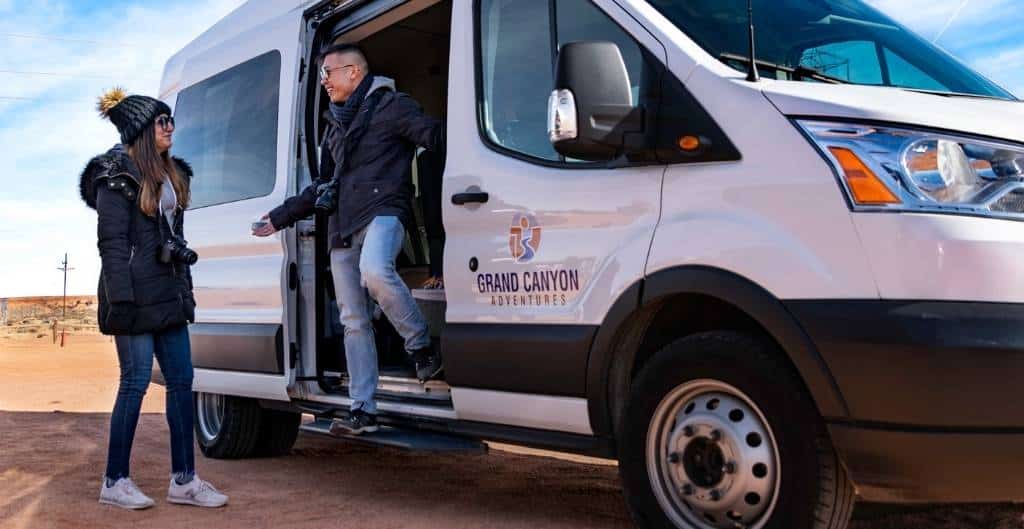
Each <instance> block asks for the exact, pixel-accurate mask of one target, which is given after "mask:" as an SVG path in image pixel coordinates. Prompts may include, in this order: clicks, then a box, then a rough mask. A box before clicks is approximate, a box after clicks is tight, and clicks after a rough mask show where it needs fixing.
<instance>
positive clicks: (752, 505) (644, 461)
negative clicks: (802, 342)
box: [619, 331, 855, 529]
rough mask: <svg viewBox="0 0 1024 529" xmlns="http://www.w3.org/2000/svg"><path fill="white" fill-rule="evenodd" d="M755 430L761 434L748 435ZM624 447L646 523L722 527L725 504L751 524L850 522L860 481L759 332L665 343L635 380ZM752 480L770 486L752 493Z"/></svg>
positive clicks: (630, 494)
mask: <svg viewBox="0 0 1024 529" xmlns="http://www.w3.org/2000/svg"><path fill="white" fill-rule="evenodd" d="M719 397H720V398H719ZM712 401H715V402H712ZM712 405H714V407H712ZM744 410H746V413H744ZM733 414H735V415H733ZM734 417H743V419H739V421H742V422H738V420H737V419H736V418H734ZM680 421H682V422H680ZM757 431H761V432H762V433H764V434H765V437H766V440H765V441H763V442H762V441H761V440H760V439H761V437H760V436H758V437H755V442H751V441H750V439H751V436H752V435H753V433H756V432H757ZM649 432H653V433H652V435H651V441H650V442H648V434H649ZM716 439H719V440H721V441H720V442H719V441H716ZM809 442H813V443H814V445H815V447H816V450H807V449H806V447H807V445H808V443H809ZM619 447H620V450H619V472H620V475H621V478H622V482H623V489H624V493H625V497H626V498H627V503H628V504H629V509H630V512H631V514H632V516H633V519H634V521H635V523H636V525H637V526H638V527H640V528H641V529H710V528H715V527H722V526H723V525H721V524H723V523H727V522H728V521H727V520H724V519H723V518H721V516H722V511H721V509H729V510H728V511H726V512H725V516H726V517H732V516H736V517H740V516H742V517H744V518H743V519H742V523H743V525H744V526H745V527H751V528H764V529H844V528H846V527H847V525H848V524H849V520H850V517H851V515H852V513H853V505H854V501H855V491H854V486H853V484H852V483H851V482H850V480H849V478H848V477H847V474H846V469H845V467H844V466H843V464H842V462H841V461H840V460H839V458H838V457H837V455H836V453H835V450H834V449H833V446H832V443H831V440H830V439H829V437H828V432H827V430H826V429H825V426H824V423H823V421H822V420H821V417H820V416H819V414H818V411H817V408H816V407H815V406H814V404H813V403H812V401H811V399H810V396H809V395H808V394H807V392H806V390H805V389H804V384H803V382H802V381H801V379H800V378H799V376H798V375H797V374H796V372H795V370H794V369H793V368H792V367H791V366H790V365H789V364H788V362H787V361H786V358H785V356H784V353H783V352H782V351H780V350H779V349H778V347H777V346H776V345H775V344H774V343H773V342H772V341H771V340H769V339H767V338H764V337H760V336H755V335H750V334H744V333H740V332H732V331H716V332H706V333H700V334H695V335H692V336H688V337H685V338H682V339H679V340H677V341H675V342H673V343H671V344H669V345H668V346H666V347H665V348H663V349H661V350H660V351H658V352H657V353H656V354H655V355H654V356H653V357H652V358H651V360H650V361H649V362H648V363H647V365H645V366H644V367H643V368H642V369H641V371H640V373H639V374H638V375H637V376H636V378H635V379H634V381H633V383H632V390H631V393H630V396H629V401H628V402H627V403H626V412H625V414H624V419H623V425H622V430H621V434H620V440H619ZM691 447H693V450H691ZM709 447H710V448H709ZM752 447H756V448H752ZM769 447H771V448H769ZM673 450H675V451H673ZM708 450H712V451H716V452H714V454H716V455H715V457H709V456H708V454H709V452H708ZM662 453H664V454H665V457H660V454H662ZM773 453H774V454H777V455H772V454H773ZM648 454H651V457H650V458H649V457H648ZM648 459H650V460H651V461H648ZM734 459H735V460H737V461H738V462H737V463H736V464H733V465H729V464H728V463H724V465H723V466H721V467H720V468H721V470H720V471H719V470H716V469H718V468H719V465H720V463H721V462H723V461H732V460H734ZM712 460H713V461H714V463H710V462H708V461H712ZM760 460H764V461H766V462H767V465H765V464H764V463H761V462H760ZM755 461H757V463H754V462H755ZM726 468H728V469H729V470H726ZM766 468H767V470H766ZM776 469H780V470H779V471H778V472H776V471H775V470H776ZM766 473H767V474H766ZM651 475H654V476H655V478H654V479H651ZM730 480H731V481H730ZM690 481H692V483H690ZM757 487H764V490H768V491H769V494H767V495H765V496H759V495H758V494H757V493H756V492H755V493H753V494H751V493H748V492H747V489H752V488H753V489H756V488H757ZM723 491H724V492H723ZM769 497H771V498H773V500H769V499H768V498H769ZM750 498H753V499H752V500H751V499H750ZM759 498H760V501H757V500H758V499H759ZM733 506H736V507H737V508H736V509H735V510H733V509H732V507H733ZM716 516H718V517H717V518H716ZM712 519H714V520H716V521H715V522H714V523H711V522H710V521H709V520H712ZM734 519H737V518H734ZM716 524H717V525H716Z"/></svg>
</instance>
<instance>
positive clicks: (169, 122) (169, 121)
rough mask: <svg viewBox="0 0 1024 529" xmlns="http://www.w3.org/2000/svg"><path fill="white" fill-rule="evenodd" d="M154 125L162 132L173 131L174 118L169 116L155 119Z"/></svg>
mask: <svg viewBox="0 0 1024 529" xmlns="http://www.w3.org/2000/svg"><path fill="white" fill-rule="evenodd" d="M156 124H157V125H159V126H160V128H162V129H164V130H173V129H174V118H173V117H171V116H158V117H157V118H156Z"/></svg>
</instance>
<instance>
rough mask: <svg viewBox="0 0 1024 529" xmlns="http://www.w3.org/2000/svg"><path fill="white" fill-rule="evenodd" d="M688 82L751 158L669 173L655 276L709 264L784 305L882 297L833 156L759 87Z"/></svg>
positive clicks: (654, 252) (709, 78) (703, 73)
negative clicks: (826, 155) (743, 279)
mask: <svg viewBox="0 0 1024 529" xmlns="http://www.w3.org/2000/svg"><path fill="white" fill-rule="evenodd" d="M677 55H678V54H671V55H670V59H669V63H670V64H669V66H670V68H672V69H673V70H675V69H676V66H675V63H674V58H675V57H676V56H677ZM684 66H685V65H684ZM686 84H687V88H688V89H689V90H690V91H691V92H693V94H694V95H695V97H697V98H698V99H699V100H700V101H701V102H702V104H704V105H705V107H706V108H707V110H708V112H709V113H710V114H711V115H713V116H715V119H716V120H717V121H718V123H719V125H720V126H721V127H722V128H723V130H725V132H726V134H727V135H728V136H729V137H730V138H731V139H732V140H733V142H734V143H735V144H736V146H737V147H738V148H739V150H740V152H741V153H742V154H743V159H742V160H741V161H739V162H726V163H711V164H695V165H673V166H670V167H669V169H668V171H667V173H666V177H665V191H664V195H665V201H664V207H663V212H662V218H661V222H660V223H659V225H658V230H657V233H656V234H655V237H654V244H653V245H652V247H651V257H650V260H649V263H648V266H647V274H648V275H650V274H653V273H655V272H657V271H659V270H663V269H667V268H670V267H674V266H688V265H702V266H709V267H713V268H719V269H722V270H728V271H731V272H733V273H736V274H738V275H740V276H743V277H746V278H747V279H749V280H751V281H753V282H754V283H755V284H757V285H760V286H761V287H762V288H764V289H766V290H768V291H769V292H770V293H771V294H772V295H773V296H774V297H775V298H777V299H783V300H785V299H801V298H822V297H824V298H829V299H833V298H854V299H874V298H877V297H878V290H877V287H876V286H875V283H874V279H873V277H872V274H871V268H870V265H869V263H868V260H867V258H866V256H865V254H864V250H863V248H862V246H861V244H860V241H859V240H858V237H857V232H856V230H855V229H854V225H853V222H852V220H851V218H850V211H849V208H848V207H847V204H846V201H845V199H844V196H843V193H842V190H841V189H840V187H839V185H838V183H837V182H836V177H835V175H834V173H833V172H832V170H831V169H830V168H829V166H828V165H827V164H826V163H825V161H824V159H823V158H822V157H821V156H820V155H819V154H818V153H817V152H816V151H815V150H814V148H813V147H811V145H810V144H809V143H808V142H807V140H806V139H804V137H803V136H802V135H801V134H800V133H799V132H798V131H797V129H796V128H795V127H793V126H792V124H791V123H790V122H789V121H788V120H787V119H786V118H785V117H784V116H782V115H781V114H779V112H778V111H777V110H776V109H775V108H774V107H772V106H771V105H770V104H769V103H768V102H767V101H766V100H765V99H764V97H763V96H762V95H761V92H760V91H759V90H758V89H757V87H756V86H753V85H751V84H750V83H746V82H744V81H737V80H730V79H722V78H720V77H718V76H717V75H714V74H713V73H712V72H710V71H708V70H705V69H704V68H701V67H698V68H697V69H696V70H695V71H694V73H693V75H691V76H690V78H689V80H688V81H687V83H686ZM780 153H786V155H785V156H784V157H780Z"/></svg>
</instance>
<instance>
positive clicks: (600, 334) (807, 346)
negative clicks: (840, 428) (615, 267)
mask: <svg viewBox="0 0 1024 529" xmlns="http://www.w3.org/2000/svg"><path fill="white" fill-rule="evenodd" d="M685 315H690V316H694V318H692V321H688V323H690V325H680V322H679V321H678V320H679V319H680V318H679V317H680V316H685ZM723 325H724V328H733V329H737V330H748V331H754V332H761V333H763V334H764V335H765V336H767V337H769V338H771V339H772V340H774V341H775V343H776V344H777V345H778V346H779V347H780V348H781V349H782V350H783V351H784V352H785V353H786V355H787V357H788V359H789V361H790V363H791V364H792V365H793V367H794V368H795V370H796V372H797V374H798V375H799V376H800V378H801V379H802V380H803V382H804V384H805V385H806V388H807V390H808V392H809V393H810V396H811V398H812V400H813V402H814V404H815V406H816V407H817V409H818V412H819V414H820V415H821V416H822V417H828V418H843V417H847V416H848V415H849V410H848V408H847V405H846V402H845V401H844V400H843V397H842V395H841V393H840V391H839V387H838V385H837V384H836V382H835V380H834V378H833V377H832V374H831V372H830V371H829V369H828V366H827V365H826V363H825V361H824V359H823V358H822V356H821V354H820V353H819V352H818V350H817V347H816V346H815V344H814V343H813V342H812V341H811V339H810V337H809V336H808V334H807V333H806V332H805V331H804V329H803V328H802V327H801V326H800V324H799V323H798V322H797V320H796V319H795V318H794V317H793V315H792V314H790V312H789V311H788V310H787V309H786V307H785V305H784V304H783V303H782V302H781V301H780V300H779V299H778V298H776V297H775V296H773V295H772V294H771V293H770V292H768V291H767V290H765V289H764V288H762V287H761V286H759V285H757V284H756V283H754V282H752V281H750V280H749V279H747V278H745V277H742V276H740V275H738V274H735V273H733V272H729V271H727V270H723V269H720V268H714V267H708V266H679V267H673V268H668V269H664V270H661V271H658V272H655V273H653V274H651V275H649V276H647V277H646V278H645V279H643V280H641V281H639V282H637V283H634V284H633V285H631V286H630V287H629V288H627V289H626V290H625V291H624V292H623V293H622V294H621V295H620V296H619V298H618V299H617V300H616V301H615V303H614V304H613V305H612V307H611V309H610V310H609V311H608V314H607V316H606V317H605V320H604V321H603V322H602V324H601V326H600V328H599V329H598V331H597V334H596V336H595V337H594V341H593V343H592V345H591V350H590V355H589V358H588V362H587V384H586V387H587V401H588V411H589V415H590V422H591V425H592V428H593V430H594V433H595V434H597V435H601V436H606V437H610V438H617V437H618V427H619V425H620V419H621V417H622V410H623V409H624V407H625V400H626V395H628V394H629V390H630V383H631V381H632V379H633V377H634V376H635V373H636V371H637V369H638V368H639V366H642V365H643V364H644V362H646V360H648V359H649V358H650V356H651V355H652V354H653V353H654V352H655V351H657V350H658V349H660V347H661V346H664V345H667V344H668V342H670V341H672V340H674V339H678V338H681V337H683V336H686V335H689V334H693V333H695V332H702V331H705V330H713V329H711V328H707V327H708V326H718V328H722V326H723Z"/></svg>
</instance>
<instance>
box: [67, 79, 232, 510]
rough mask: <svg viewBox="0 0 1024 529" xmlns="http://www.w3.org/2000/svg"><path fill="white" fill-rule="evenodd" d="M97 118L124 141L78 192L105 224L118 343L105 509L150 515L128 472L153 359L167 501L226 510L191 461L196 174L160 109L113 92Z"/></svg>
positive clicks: (105, 322)
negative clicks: (167, 457)
mask: <svg viewBox="0 0 1024 529" xmlns="http://www.w3.org/2000/svg"><path fill="white" fill-rule="evenodd" d="M98 109H99V111H100V114H101V115H102V116H103V117H104V118H107V119H109V120H110V121H111V122H113V124H114V125H115V126H116V127H117V130H118V132H119V133H120V134H121V143H120V144H118V145H115V146H114V147H113V148H112V149H110V150H109V151H108V152H106V153H105V154H101V155H99V156H97V157H95V158H93V159H92V160H91V161H90V162H89V164H88V165H87V166H86V168H85V171H83V173H82V177H81V180H80V182H79V191H80V192H81V195H82V199H83V200H84V201H85V203H86V204H87V205H88V206H89V207H90V208H93V209H95V210H96V212H97V214H98V217H99V223H98V230H97V232H98V236H99V244H98V246H99V251H100V259H101V261H102V267H103V268H102V271H101V273H100V280H99V314H98V316H99V317H98V320H99V326H100V331H101V332H103V334H108V335H114V336H115V341H116V344H117V356H118V360H119V361H120V365H121V383H120V387H119V389H118V392H117V401H116V403H115V405H114V412H113V415H112V416H111V420H110V445H109V450H108V453H107V469H106V474H105V475H104V479H103V486H102V487H101V489H100V502H101V503H106V504H110V505H115V506H118V507H122V508H126V509H145V508H147V507H151V506H152V505H153V500H152V499H150V498H149V497H147V496H146V495H145V494H143V493H142V491H140V490H139V488H138V487H137V486H136V485H135V483H134V482H133V481H132V480H131V478H130V477H129V472H128V467H129V459H130V455H131V448H132V441H133V439H134V437H135V426H136V424H137V423H138V420H139V411H140V409H141V407H142V397H143V396H144V395H145V393H146V388H147V387H148V386H149V380H150V376H151V371H152V366H153V357H154V356H155V357H156V360H157V362H158V363H159V365H160V371H161V372H162V373H163V376H164V379H165V380H166V382H167V424H168V426H169V427H170V432H171V481H170V485H169V488H168V491H167V501H168V502H171V503H178V504H186V505H197V506H200V507H220V506H222V505H224V504H226V503H227V501H228V498H227V496H225V495H224V494H221V493H220V492H218V491H217V490H216V489H215V488H214V487H213V486H212V485H210V484H209V483H207V482H205V481H203V480H201V479H199V477H198V476H196V472H195V455H194V452H193V438H192V435H193V433H192V432H193V413H194V409H193V401H192V358H191V349H190V345H189V336H188V324H189V323H190V322H193V321H195V300H194V299H193V297H192V275H191V272H190V270H189V266H190V265H191V264H193V263H195V261H196V259H197V258H198V256H197V255H196V254H195V253H194V252H192V251H191V250H189V249H188V247H187V246H186V243H185V240H184V227H183V226H184V225H183V217H184V208H186V207H187V206H188V203H189V184H190V180H191V178H192V170H191V168H190V167H189V166H188V164H186V163H185V162H184V161H183V160H181V159H179V158H173V157H171V155H170V148H171V137H172V135H173V133H174V118H173V117H171V109H170V107H168V106H167V105H166V104H164V103H163V102H161V101H159V100H157V99H153V98H151V97H146V96H139V95H131V96H129V95H127V94H126V93H125V92H124V90H122V89H119V88H117V89H114V90H111V91H109V92H107V93H106V94H104V95H103V96H102V97H101V98H100V101H99V105H98Z"/></svg>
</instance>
